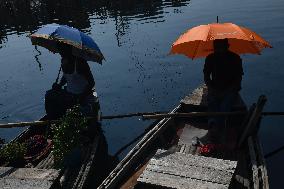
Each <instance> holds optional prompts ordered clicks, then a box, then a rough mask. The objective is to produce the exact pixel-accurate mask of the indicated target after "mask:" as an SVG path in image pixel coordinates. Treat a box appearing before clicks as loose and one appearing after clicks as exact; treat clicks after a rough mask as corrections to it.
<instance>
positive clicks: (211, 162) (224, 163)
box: [150, 149, 237, 173]
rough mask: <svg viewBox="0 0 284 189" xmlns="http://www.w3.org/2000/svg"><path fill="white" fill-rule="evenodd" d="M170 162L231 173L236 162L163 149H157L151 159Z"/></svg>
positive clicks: (152, 160)
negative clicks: (169, 151)
mask: <svg viewBox="0 0 284 189" xmlns="http://www.w3.org/2000/svg"><path fill="white" fill-rule="evenodd" d="M164 161H165V162H170V163H172V164H179V165H192V166H196V167H206V168H211V169H216V170H224V171H228V172H231V173H233V172H234V170H235V168H236V166H237V162H236V161H230V160H223V159H217V158H211V157H205V156H196V155H191V154H183V153H180V152H175V153H167V151H165V150H161V149H159V150H158V151H157V153H156V155H155V156H154V157H153V158H152V159H151V161H150V163H151V162H157V163H158V162H164Z"/></svg>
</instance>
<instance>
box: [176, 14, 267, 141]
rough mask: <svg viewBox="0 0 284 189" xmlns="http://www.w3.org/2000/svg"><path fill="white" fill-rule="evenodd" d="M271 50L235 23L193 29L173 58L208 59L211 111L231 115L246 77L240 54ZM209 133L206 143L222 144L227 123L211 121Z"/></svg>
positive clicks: (178, 42) (206, 78) (206, 75)
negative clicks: (180, 55)
mask: <svg viewBox="0 0 284 189" xmlns="http://www.w3.org/2000/svg"><path fill="white" fill-rule="evenodd" d="M267 47H270V48H272V46H271V45H270V44H269V43H268V42H267V41H266V40H264V39H263V38H262V37H261V36H259V35H258V34H256V33H255V32H253V31H251V30H250V29H248V28H245V27H242V26H238V25H236V24H233V23H218V17H217V23H211V24H206V25H199V26H196V27H193V28H191V29H189V30H188V31H186V32H185V33H184V34H182V35H181V36H180V37H179V38H178V39H177V40H176V41H175V42H174V43H173V44H172V48H171V54H184V55H186V56H187V57H189V58H192V59H194V58H199V57H206V59H205V64H204V69H203V73H204V82H205V84H206V86H207V88H208V95H207V102H208V111H210V112H211V111H212V112H219V111H224V112H226V111H231V108H232V105H233V102H234V101H235V99H236V97H237V96H238V92H239V91H240V90H241V81H242V76H243V68H242V60H241V58H240V56H239V55H240V54H245V53H251V54H260V52H261V51H262V49H264V48H267ZM208 125H209V130H208V134H207V135H206V137H204V138H203V139H204V140H203V142H205V143H219V142H221V141H222V140H221V138H222V137H223V136H222V135H223V131H224V125H225V119H224V118H216V117H211V118H209V119H208Z"/></svg>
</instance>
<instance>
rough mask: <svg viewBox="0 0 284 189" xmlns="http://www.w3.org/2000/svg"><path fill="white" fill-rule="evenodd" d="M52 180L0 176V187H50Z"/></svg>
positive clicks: (15, 188) (44, 188)
mask: <svg viewBox="0 0 284 189" xmlns="http://www.w3.org/2000/svg"><path fill="white" fill-rule="evenodd" d="M53 184H54V183H53V182H52V181H49V180H38V179H18V178H2V179H0V188H3V189H50V188H52V187H53Z"/></svg>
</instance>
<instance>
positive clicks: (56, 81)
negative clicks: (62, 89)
mask: <svg viewBox="0 0 284 189" xmlns="http://www.w3.org/2000/svg"><path fill="white" fill-rule="evenodd" d="M61 69H62V67H61V66H60V68H59V71H58V74H57V78H56V80H55V83H58V80H59V76H60V72H61Z"/></svg>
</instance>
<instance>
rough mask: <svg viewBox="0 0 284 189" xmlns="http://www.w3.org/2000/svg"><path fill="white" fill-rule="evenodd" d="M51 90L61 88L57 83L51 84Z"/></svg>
mask: <svg viewBox="0 0 284 189" xmlns="http://www.w3.org/2000/svg"><path fill="white" fill-rule="evenodd" d="M52 89H54V90H60V89H61V86H60V85H59V84H58V83H53V84H52Z"/></svg>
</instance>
